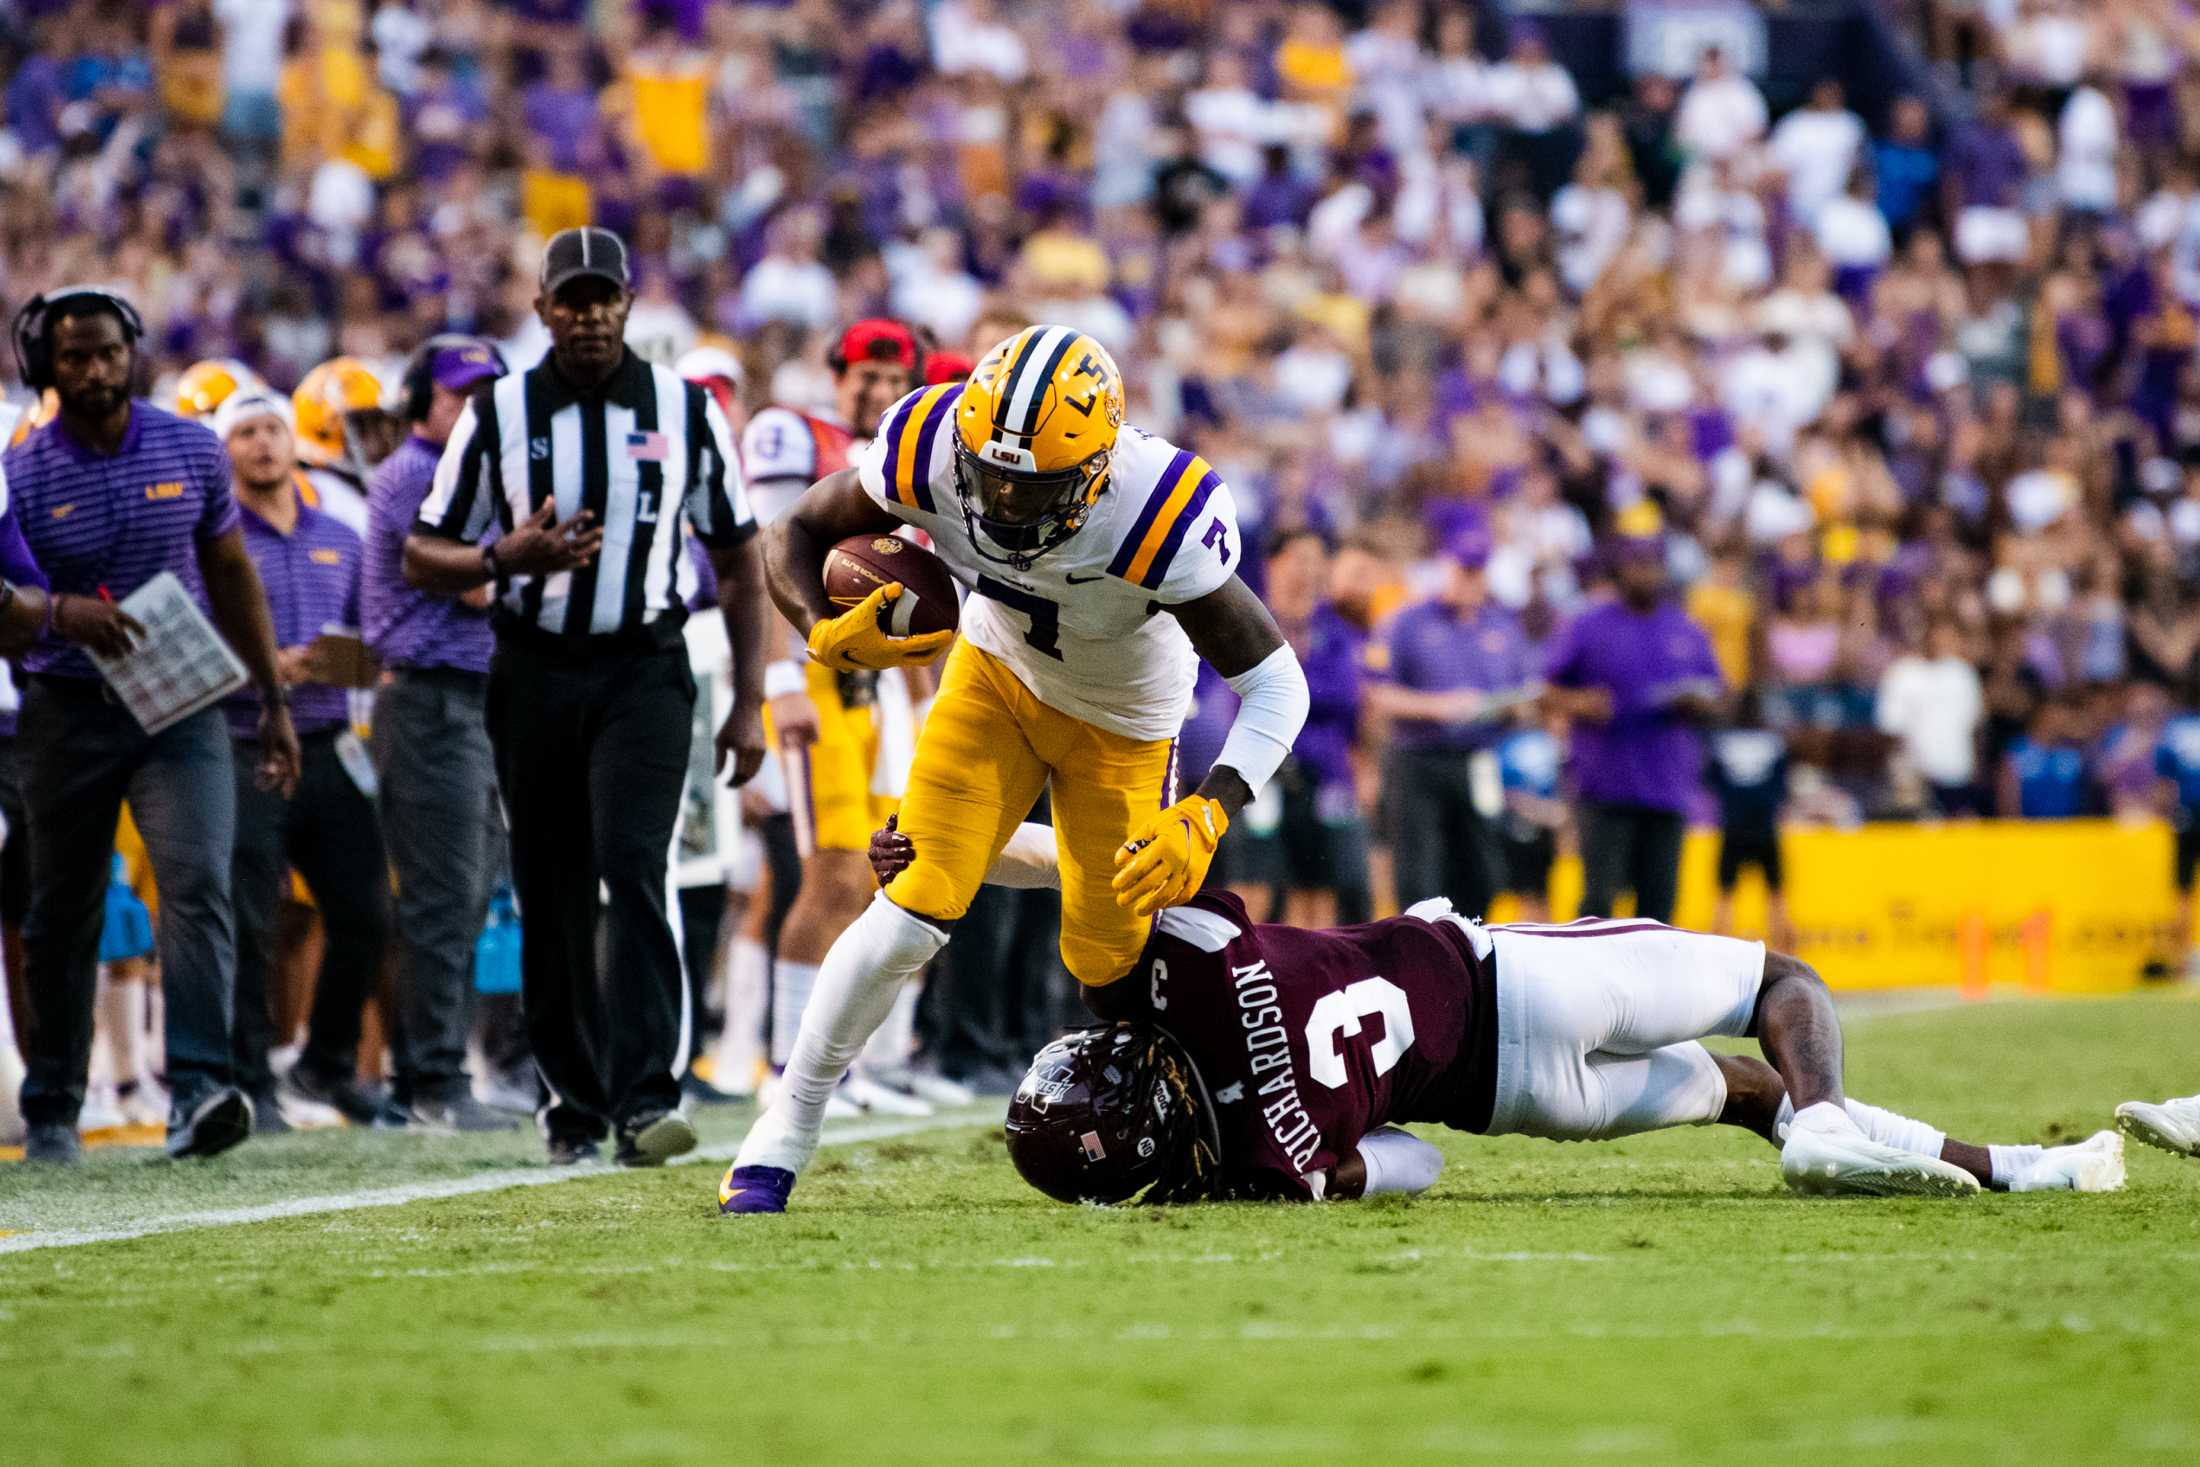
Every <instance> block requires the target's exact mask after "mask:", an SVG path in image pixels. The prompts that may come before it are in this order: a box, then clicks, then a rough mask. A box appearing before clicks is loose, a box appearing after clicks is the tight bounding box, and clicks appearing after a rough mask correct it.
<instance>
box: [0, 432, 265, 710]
mask: <svg viewBox="0 0 2200 1467" xmlns="http://www.w3.org/2000/svg"><path fill="white" fill-rule="evenodd" d="M6 464H7V476H8V493H9V497H10V499H11V501H12V503H13V509H14V513H15V516H16V518H17V520H18V522H19V523H20V524H21V525H22V528H23V538H24V541H25V542H26V543H27V544H28V545H29V547H30V553H31V555H32V556H33V557H34V558H35V559H36V560H37V562H38V565H39V567H40V568H41V569H42V570H44V571H45V572H46V574H47V576H48V577H50V578H51V580H52V584H53V589H54V590H56V591H65V592H68V593H69V594H71V595H76V596H97V595H99V594H100V592H102V591H105V592H106V593H107V594H108V595H110V596H112V597H113V598H114V599H115V600H117V601H120V600H122V599H123V598H124V597H126V596H128V595H129V594H130V593H131V592H132V591H135V590H136V589H137V588H138V587H140V586H142V585H144V584H145V583H146V582H147V581H150V580H151V579H153V577H155V576H157V575H159V574H160V573H161V572H162V571H174V572H175V573H176V578H177V579H178V580H180V581H182V582H183V584H184V587H185V588H186V589H187V590H189V591H190V593H191V596H192V598H193V599H194V600H196V601H197V602H198V603H199V605H200V607H201V608H202V609H203V608H205V607H206V587H205V585H204V583H203V582H201V581H200V579H199V554H198V552H199V547H200V546H201V545H204V544H206V543H207V542H208V541H210V540H218V539H220V538H221V537H222V536H223V535H226V534H228V533H229V532H230V531H231V530H233V529H235V528H236V527H237V501H236V499H235V498H234V497H233V496H232V495H231V494H230V492H229V451H228V450H227V449H225V448H223V447H222V445H221V440H220V439H219V438H216V437H215V436H214V434H213V432H212V431H211V430H210V429H207V428H205V427H202V426H201V425H199V424H197V423H192V422H187V421H185V420H184V419H182V418H179V417H177V416H176V415H175V414H174V413H168V412H163V411H161V410H160V409H159V408H157V407H154V406H153V405H152V404H151V403H149V402H146V401H144V400H142V399H140V400H138V401H135V402H133V403H131V404H130V426H129V429H128V431H126V432H125V433H124V434H123V435H122V446H121V448H120V449H118V450H117V451H116V452H114V453H113V454H99V453H94V452H93V451H92V450H91V449H89V448H86V447H85V446H84V445H83V444H81V443H79V442H77V441H76V439H75V438H73V437H71V436H70V434H69V431H68V429H67V428H65V427H64V426H62V424H61V423H60V422H58V421H56V422H52V423H49V424H47V425H46V426H45V427H43V428H41V429H39V430H38V431H37V432H35V433H33V434H32V435H31V436H30V437H29V438H27V439H25V440H24V441H23V443H21V444H20V445H18V446H17V447H16V448H14V449H11V450H10V451H9V453H8V456H7V461H6ZM23 670H24V671H25V672H29V673H51V674H54V675H56V676H59V677H85V678H89V677H97V676H99V670H98V669H97V668H95V667H93V666H92V660H91V659H90V658H89V657H86V656H85V655H84V654H83V653H82V652H80V651H78V650H77V649H76V648H74V647H71V646H69V645H67V644H66V643H64V642H62V641H60V640H58V639H56V638H53V637H50V636H49V637H47V638H45V639H43V640H41V641H40V642H39V643H38V645H37V646H35V647H33V648H31V650H30V651H29V652H27V653H25V654H24V657H23Z"/></svg>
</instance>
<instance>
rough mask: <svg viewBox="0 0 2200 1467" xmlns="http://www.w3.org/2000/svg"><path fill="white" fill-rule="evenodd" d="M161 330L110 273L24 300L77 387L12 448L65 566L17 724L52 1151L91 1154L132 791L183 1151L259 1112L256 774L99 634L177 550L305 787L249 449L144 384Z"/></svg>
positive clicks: (45, 536)
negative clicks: (88, 1094)
mask: <svg viewBox="0 0 2200 1467" xmlns="http://www.w3.org/2000/svg"><path fill="white" fill-rule="evenodd" d="M144 334H145V327H144V323H143V321H142V320H140V319H139V317H138V314H137V311H136V310H135V309H134V308H133V307H132V306H131V305H130V303H129V302H128V301H126V300H124V299H123V298H122V297H120V296H118V295H115V294H113V293H112V292H109V291H106V290H101V289H99V288H97V287H91V286H72V287H67V288H64V289H60V290H55V291H51V292H48V293H47V294H45V295H42V296H37V297H34V298H33V299H32V300H31V301H30V302H29V303H28V304H27V305H25V306H24V307H23V309H22V310H21V311H20V312H19V313H18V314H17V316H16V318H15V329H14V340H15V351H16V359H17V362H18V364H19V365H20V366H21V368H22V373H23V380H24V381H25V382H26V383H28V384H29V385H30V386H32V387H35V388H46V387H52V388H53V389H54V390H55V392H56V394H57V395H58V397H59V402H60V406H59V412H58V414H57V416H56V418H55V420H54V421H53V422H52V423H50V424H48V425H47V426H46V427H44V428H42V429H40V430H39V431H37V432H36V433H33V434H32V435H31V436H30V437H29V438H28V439H26V440H25V441H24V442H23V443H22V444H21V445H20V446H19V447H17V448H15V449H13V450H12V451H10V452H9V454H8V456H7V460H6V466H7V476H8V481H9V485H10V488H11V491H12V493H13V496H14V500H15V513H16V516H17V518H18V519H19V521H20V522H21V524H22V526H23V535H24V538H25V540H26V542H27V543H28V544H29V546H30V550H31V554H32V556H33V557H34V558H35V559H36V561H37V563H38V565H39V567H40V568H41V569H43V570H44V571H45V573H46V575H47V576H48V577H49V579H50V581H51V583H52V587H53V595H52V598H51V601H50V602H49V615H48V617H47V622H46V629H45V635H43V636H42V637H41V638H40V639H39V641H38V643H37V644H36V645H35V646H33V647H32V648H31V650H30V651H29V653H28V654H27V655H26V656H25V657H24V659H23V669H24V671H25V673H26V674H27V683H28V686H27V688H26V689H25V691H24V695H23V708H22V714H21V726H20V732H19V733H18V735H17V739H16V749H17V755H18V758H19V759H20V761H21V771H22V780H23V795H24V806H25V813H26V815H27V816H28V820H29V824H30V831H31V873H30V874H31V903H30V915H29V918H28V921H27V923H26V931H25V933H24V945H25V948H26V952H27V960H28V961H27V966H28V968H29V975H28V976H29V985H28V986H29V989H30V999H31V1003H30V1009H31V1019H32V1027H31V1032H30V1034H29V1035H28V1036H27V1044H26V1050H25V1056H24V1057H25V1060H26V1061H27V1069H28V1072H29V1073H28V1076H27V1078H26V1079H25V1080H24V1082H23V1119H24V1122H25V1124H26V1125H27V1127H28V1129H29V1137H28V1145H27V1148H26V1150H27V1156H28V1157H29V1159H31V1160H34V1161H44V1162H55V1163H70V1162H74V1161H75V1160H76V1159H77V1154H78V1153H77V1141H76V1117H77V1111H78V1109H79V1108H80V1107H81V1106H82V1104H83V1101H84V1082H85V1074H86V1069H87V1066H88V1063H89V1059H90V1053H91V1040H92V1006H93V998H94V994H95V991H96V989H95V971H96V965H97V961H98V956H99V932H100V920H101V915H102V906H103V902H104V898H105V895H106V888H107V873H108V863H109V856H110V854H111V853H112V850H113V845H114V828H115V820H116V818H117V816H118V815H119V813H120V810H121V806H122V801H123V799H124V798H125V797H127V798H128V799H129V801H130V808H131V811H132V813H133V814H134V815H135V816H136V819H137V825H138V829H139V831H140V833H141V834H142V835H143V836H144V838H145V845H146V850H147V852H148V854H149V855H150V856H151V857H152V863H153V875H154V878H155V879H156V880H157V881H158V882H159V883H160V894H161V914H160V915H161V922H160V959H161V981H162V986H163V988H164V989H165V992H166V996H167V1053H168V1083H169V1088H170V1091H171V1092H172V1094H173V1097H174V1106H173V1108H172V1109H171V1111H170V1112H169V1118H168V1151H169V1154H170V1155H171V1156H178V1157H183V1156H199V1157H204V1156H214V1155H217V1154H218V1153H220V1152H223V1151H226V1150H228V1149H229V1148H230V1147H232V1146H235V1145H236V1144H237V1143H238V1142H240V1141H242V1140H244V1139H245V1138H246V1137H247V1136H249V1135H250V1134H251V1133H252V1104H251V1102H250V1101H249V1100H248V1099H246V1098H245V1095H244V1093H243V1092H242V1091H241V1090H239V1089H238V1088H237V1085H236V1079H235V1067H234V1064H233V1061H232V1057H231V1047H230V1035H231V1029H232V1027H233V1024H234V1020H235V995H236V976H237V952H236V924H235V918H234V913H233V909H232V907H231V904H230V872H229V867H230V859H231V853H232V848H233V844H234V841H235V834H236V816H237V791H236V784H235V776H234V774H233V772H232V761H231V754H230V744H229V730H228V728H227V726H226V725H225V724H224V722H223V719H222V714H221V710H220V709H219V708H215V707H209V708H205V709H202V710H200V711H199V712H198V713H195V714H193V715H191V716H190V717H188V718H184V719H181V720H179V721H177V722H175V723H172V724H170V725H168V726H167V727H166V728H164V729H162V730H161V731H160V732H159V733H157V734H148V733H146V732H145V731H144V729H143V728H141V727H140V726H139V725H138V722H137V720H136V719H135V718H133V717H132V716H131V715H130V713H129V711H128V710H127V709H125V708H124V707H123V706H122V705H121V704H120V703H118V702H116V701H115V700H114V699H113V698H111V697H110V696H108V695H107V690H106V687H105V684H104V683H103V682H102V681H101V680H100V677H99V674H98V671H97V669H96V668H95V667H94V666H93V664H92V662H91V660H90V659H89V658H87V657H86V656H85V655H84V652H83V651H81V650H79V649H80V648H90V649H93V650H96V651H99V652H102V653H110V654H113V653H121V652H125V651H128V650H129V649H130V647H131V646H132V645H133V644H134V642H135V639H136V638H137V637H138V636H140V635H141V634H142V632H143V628H141V627H140V626H138V624H137V623H136V622H135V621H133V620H132V619H131V618H130V617H129V616H127V615H126V614H124V613H123V611H122V610H121V608H120V607H119V606H118V605H117V604H116V603H117V602H119V601H121V600H122V599H123V598H125V597H127V596H128V595H129V594H130V593H131V592H133V591H135V590H137V589H138V588H139V587H140V586H142V585H144V584H145V583H146V582H148V581H150V580H152V579H153V578H154V577H155V576H157V575H159V574H160V573H161V572H163V571H172V572H174V573H175V575H176V576H177V578H178V579H180V580H181V581H182V582H183V583H184V585H185V586H186V587H188V588H189V589H190V590H191V591H192V593H193V594H194V595H195V596H196V597H198V598H199V600H200V601H201V603H202V604H203V605H204V606H205V608H206V610H207V611H208V613H209V614H210V615H211V617H212V618H213V621H214V625H215V626H216V628H218V629H219V630H220V632H221V634H222V636H223V637H224V638H225V639H226V640H227V641H228V643H229V645H230V646H231V647H233V648H234V649H235V650H236V652H237V655H238V656H239V657H240V658H241V659H242V660H243V661H244V664H245V668H246V670H247V671H248V672H249V673H250V674H251V677H252V681H253V682H254V683H255V684H256V685H257V686H258V688H259V690H260V698H261V711H260V715H259V718H258V720H257V728H256V729H255V732H256V733H257V734H258V737H259V747H260V759H259V765H258V768H257V769H256V770H255V771H254V777H255V778H256V779H257V780H259V781H260V782H261V784H262V785H263V786H265V787H266V788H269V789H275V790H280V791H282V792H283V793H284V794H285V795H288V794H289V792H290V791H291V790H292V789H293V788H294V787H295V786H296V783H297V779H298V737H297V734H296V733H294V732H293V731H292V729H291V723H290V706H289V692H288V690H287V689H286V688H285V686H284V684H283V680H282V677H281V675H280V672H279V671H278V669H277V664H276V656H275V637H274V628H273V622H272V620H271V619H270V617H269V615H268V608H267V596H266V594H265V593H264V592H263V591H262V589H261V587H260V577H259V573H258V571H257V570H255V569H254V567H253V564H252V557H251V556H250V555H249V554H248V553H246V550H245V545H244V532H243V530H242V529H241V528H240V527H239V521H238V510H237V501H236V498H235V496H234V494H233V492H232V490H231V486H230V464H229V455H228V453H227V452H226V451H225V450H224V449H223V448H222V445H221V440H219V439H218V438H216V437H215V436H214V434H213V433H212V432H211V431H210V430H209V429H207V428H205V427H204V426H202V425H200V424H197V423H190V422H186V421H185V420H183V419H182V418H179V417H177V416H176V415H174V414H173V413H168V412H164V411H162V410H161V409H159V408H156V407H154V406H153V405H152V404H151V403H149V402H146V401H144V400H142V399H138V398H133V396H132V385H133V382H134V380H135V378H136V376H137V368H138V352H137V347H138V342H139V341H140V340H141V339H142V338H143V336H144ZM72 643H73V644H74V645H73V646H72V645H69V644H72Z"/></svg>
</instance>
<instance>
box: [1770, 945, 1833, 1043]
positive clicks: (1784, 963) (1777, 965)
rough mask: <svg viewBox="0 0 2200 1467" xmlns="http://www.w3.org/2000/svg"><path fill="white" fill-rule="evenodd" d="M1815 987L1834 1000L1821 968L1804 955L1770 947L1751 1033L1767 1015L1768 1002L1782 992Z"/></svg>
mask: <svg viewBox="0 0 2200 1467" xmlns="http://www.w3.org/2000/svg"><path fill="white" fill-rule="evenodd" d="M1812 990H1815V991H1816V992H1817V993H1819V994H1821V995H1823V996H1824V997H1825V999H1826V1001H1827V1002H1828V1003H1831V1002H1832V1001H1833V991H1832V990H1831V989H1829V988H1827V987H1826V980H1825V979H1823V978H1821V977H1819V976H1818V970H1817V969H1816V968H1813V967H1812V966H1811V965H1810V964H1808V963H1806V962H1804V961H1803V960H1802V959H1801V958H1798V957H1793V956H1791V955H1789V954H1787V953H1776V952H1772V951H1770V950H1769V949H1768V950H1767V951H1766V953H1765V976H1764V979H1763V981H1762V982H1760V983H1759V984H1758V985H1757V1009H1756V1012H1755V1013H1753V1014H1751V1015H1750V1019H1749V1032H1750V1033H1751V1034H1755V1033H1756V1032H1757V1030H1758V1026H1759V1024H1760V1023H1761V1021H1762V1020H1763V1017H1764V1008H1765V1002H1766V1000H1767V999H1769V998H1771V997H1772V995H1773V994H1775V993H1779V992H1787V993H1800V992H1806V991H1812Z"/></svg>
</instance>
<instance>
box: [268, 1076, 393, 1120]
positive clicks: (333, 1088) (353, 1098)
mask: <svg viewBox="0 0 2200 1467" xmlns="http://www.w3.org/2000/svg"><path fill="white" fill-rule="evenodd" d="M280 1083H281V1085H282V1088H283V1089H284V1090H286V1091H288V1092H289V1093H290V1094H292V1095H295V1096H296V1097H297V1098H298V1099H300V1100H303V1101H307V1102H310V1103H311V1104H314V1105H325V1106H327V1107H328V1108H329V1109H330V1110H333V1111H335V1112H336V1113H337V1114H338V1115H340V1116H342V1117H343V1118H344V1119H345V1120H347V1121H349V1122H351V1123H352V1124H353V1125H355V1126H371V1125H373V1124H374V1118H375V1115H376V1114H377V1113H378V1112H379V1111H380V1110H381V1108H382V1097H381V1096H380V1095H377V1094H376V1093H374V1092H373V1091H371V1090H368V1089H367V1088H366V1087H364V1086H362V1085H361V1084H360V1083H359V1082H358V1081H357V1080H355V1079H353V1078H352V1077H351V1076H349V1075H345V1076H343V1077H342V1078H341V1079H330V1078H328V1077H327V1076H325V1075H317V1074H315V1073H313V1071H311V1070H309V1069H307V1068H306V1067H305V1066H304V1065H303V1064H296V1065H292V1066H291V1067H290V1073H288V1074H286V1075H284V1076H283V1078H282V1081H281V1082H280Z"/></svg>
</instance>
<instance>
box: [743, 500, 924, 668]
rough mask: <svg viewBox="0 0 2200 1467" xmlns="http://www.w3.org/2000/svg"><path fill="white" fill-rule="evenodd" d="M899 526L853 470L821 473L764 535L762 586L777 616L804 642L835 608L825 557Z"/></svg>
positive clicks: (836, 611) (833, 615) (834, 611)
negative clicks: (852, 540) (858, 538)
mask: <svg viewBox="0 0 2200 1467" xmlns="http://www.w3.org/2000/svg"><path fill="white" fill-rule="evenodd" d="M900 526H901V521H899V520H897V519H895V518H894V517H893V516H892V515H890V514H888V513H887V512H886V511H885V510H883V509H881V508H879V506H878V502H877V501H876V500H874V499H872V498H871V496H870V495H868V494H866V493H864V492H863V483H862V481H861V480H860V479H859V478H858V477H857V476H856V471H855V470H854V469H842V470H841V471H840V472H838V473H836V474H827V475H826V476H825V477H824V478H822V479H820V480H818V481H817V482H816V483H815V484H812V485H811V486H810V487H809V488H808V489H807V490H805V491H803V495H802V497H801V498H800V499H797V500H796V501H795V502H794V504H793V505H792V506H791V507H790V508H789V509H788V510H787V512H786V513H785V514H783V515H781V516H780V517H779V518H778V519H777V520H776V521H775V522H773V524H772V525H771V526H770V527H769V528H768V529H766V530H765V531H764V584H765V586H766V588H767V589H768V590H770V592H771V597H772V601H773V603H774V604H775V605H777V606H778V608H779V611H780V614H781V615H783V616H785V617H786V618H787V620H788V621H790V622H793V623H794V629H795V630H796V631H797V632H799V633H801V634H802V635H803V636H805V637H807V636H808V635H809V634H810V628H812V627H814V626H816V625H817V624H818V623H819V622H821V621H831V620H832V619H833V618H834V617H835V616H838V615H839V614H840V612H839V609H838V608H837V607H835V606H834V605H833V603H832V602H831V601H830V600H828V599H827V598H826V595H825V557H826V555H827V554H828V553H829V552H830V551H831V550H832V548H833V547H834V546H835V545H838V544H839V543H840V542H841V541H843V540H845V539H847V538H848V537H849V536H850V535H883V534H888V533H890V532H892V531H894V530H896V529H898V528H900Z"/></svg>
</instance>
